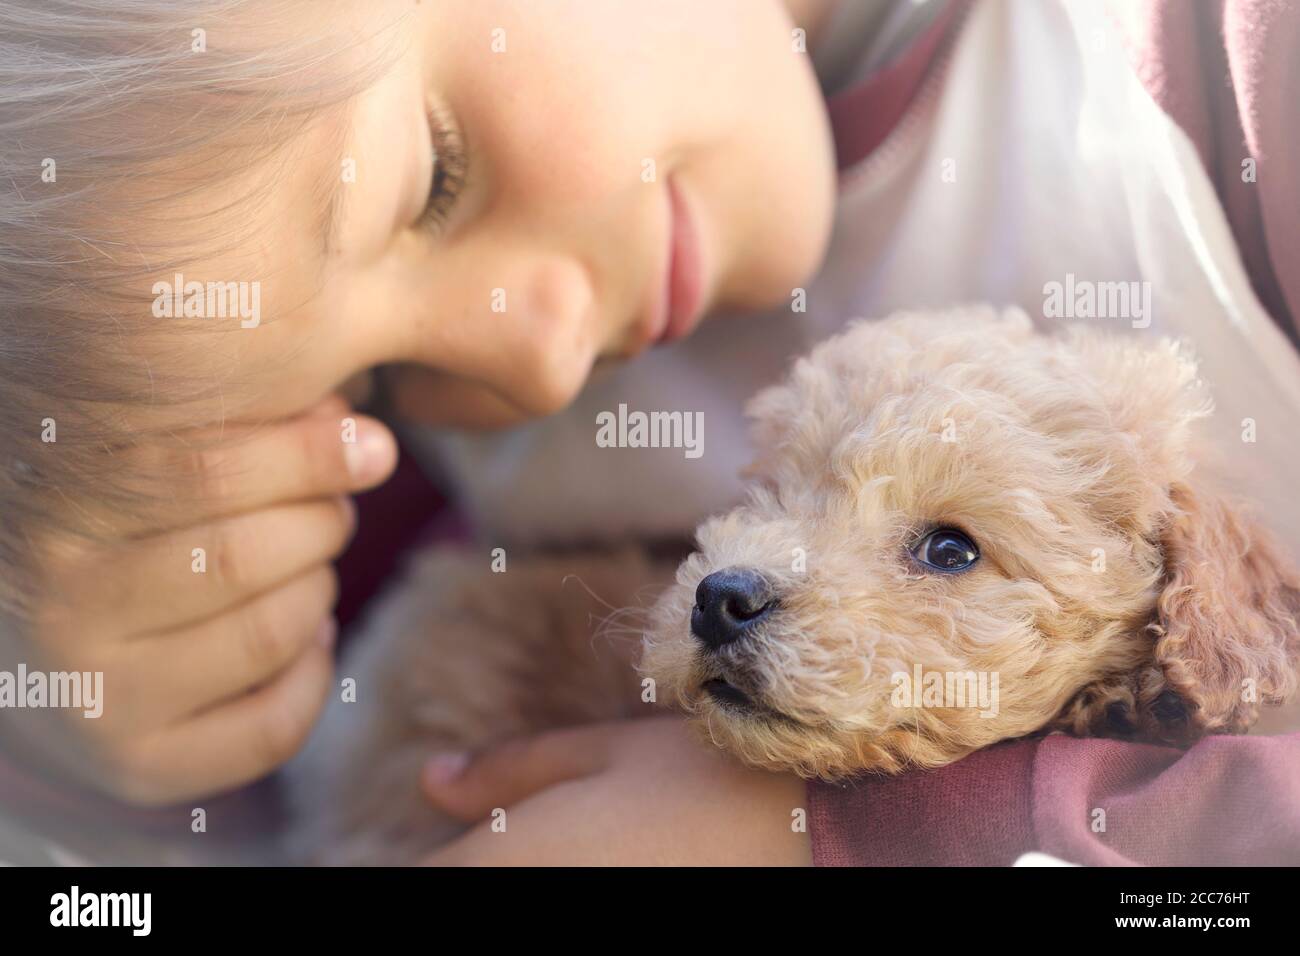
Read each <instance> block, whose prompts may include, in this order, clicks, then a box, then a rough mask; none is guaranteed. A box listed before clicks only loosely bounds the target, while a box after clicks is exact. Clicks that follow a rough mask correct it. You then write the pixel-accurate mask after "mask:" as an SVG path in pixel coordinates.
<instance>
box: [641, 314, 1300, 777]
mask: <svg viewBox="0 0 1300 956" xmlns="http://www.w3.org/2000/svg"><path fill="white" fill-rule="evenodd" d="M751 411H752V413H753V416H754V417H755V419H756V422H757V427H756V436H757V439H758V445H759V448H760V452H759V456H758V460H757V462H756V463H755V465H754V467H753V469H752V474H751V477H752V478H753V479H754V486H753V490H752V493H751V495H750V497H749V501H748V502H747V503H746V504H745V505H744V506H742V507H740V508H738V509H736V510H735V511H733V512H732V513H730V514H728V515H724V516H722V517H719V518H715V519H713V520H711V521H709V522H708V523H706V524H705V525H704V526H703V527H702V528H701V529H700V532H699V550H698V552H697V553H696V554H695V555H693V556H692V557H691V558H690V559H689V560H688V561H687V562H686V563H685V564H683V566H682V567H681V569H680V570H679V572H678V575H677V587H676V588H675V589H673V591H672V592H670V593H669V594H668V595H666V596H665V598H664V600H663V601H662V602H661V604H660V606H659V608H658V609H657V612H656V618H655V627H654V629H653V631H652V633H651V634H650V635H649V636H648V638H647V642H646V651H645V656H644V659H643V667H644V669H645V671H646V673H648V674H651V675H654V676H656V677H657V678H658V680H659V682H660V686H661V687H663V688H666V689H667V690H668V691H669V692H670V693H671V695H672V697H673V698H674V700H675V701H676V702H677V703H678V704H679V705H680V706H681V707H682V708H683V709H684V710H685V711H686V712H687V713H689V714H691V715H692V716H693V717H695V718H696V719H697V720H698V721H699V723H700V725H701V727H702V728H703V729H704V730H706V732H707V733H708V735H709V736H710V737H711V738H712V739H713V740H714V741H716V742H717V743H718V744H720V745H721V746H724V747H726V748H727V749H729V750H731V751H733V752H735V753H736V754H738V755H739V756H740V757H741V758H742V759H744V760H746V761H747V762H749V763H752V764H755V765H758V766H763V767H770V768H773V769H792V770H795V771H797V772H799V773H802V774H805V775H809V776H822V777H836V776H842V775H845V774H849V773H852V772H855V771H858V770H862V769H878V770H885V771H895V770H898V769H900V768H903V767H905V766H909V765H914V766H937V765H940V764H944V763H948V762H951V761H953V760H956V759H957V758H959V757H961V756H963V755H964V754H966V753H969V752H971V751H973V750H976V749H978V748H980V747H984V746H987V745H988V744H991V743H994V742H996V741H998V740H1003V739H1007V738H1013V737H1018V736H1022V735H1025V734H1030V733H1033V732H1036V731H1041V730H1044V729H1050V728H1059V729H1065V730H1071V731H1074V732H1077V733H1091V734H1120V735H1133V736H1139V737H1142V738H1145V739H1158V740H1172V741H1177V742H1185V741H1187V740H1190V739H1193V738H1194V737H1195V736H1198V735H1199V734H1201V733H1207V732H1216V731H1232V732H1240V731H1243V730H1245V729H1246V728H1247V727H1249V726H1250V724H1251V723H1252V722H1253V720H1254V718H1255V716H1256V714H1257V711H1258V702H1261V701H1263V702H1277V701H1280V700H1282V699H1283V698H1285V697H1287V696H1289V695H1290V694H1291V693H1292V692H1293V691H1294V690H1295V684H1296V678H1295V665H1296V659H1297V656H1300V639H1298V638H1297V627H1296V613H1297V604H1298V602H1297V596H1298V595H1300V590H1298V589H1297V582H1300V577H1297V575H1296V572H1295V571H1294V569H1292V568H1290V567H1289V566H1288V565H1287V563H1286V560H1285V559H1284V557H1283V556H1282V554H1281V553H1280V552H1279V551H1278V550H1277V549H1275V548H1274V547H1272V546H1271V545H1270V544H1269V543H1268V542H1267V540H1266V536H1265V535H1264V534H1263V532H1262V529H1259V528H1257V527H1255V528H1252V527H1251V526H1250V525H1249V524H1248V523H1247V522H1246V520H1245V519H1244V518H1243V517H1242V516H1241V515H1239V514H1238V513H1237V511H1235V510H1234V509H1233V507H1232V506H1230V505H1228V504H1227V503H1226V502H1224V501H1223V500H1222V499H1220V498H1219V497H1218V496H1217V495H1215V494H1214V493H1213V492H1212V491H1210V490H1208V489H1207V488H1205V487H1203V484H1202V483H1203V482H1204V481H1205V478H1204V476H1203V475H1201V474H1199V473H1197V474H1195V476H1194V470H1193V462H1194V446H1193V432H1194V425H1195V423H1196V421H1197V419H1199V418H1201V417H1203V416H1205V415H1207V414H1209V412H1210V406H1209V402H1208V400H1207V398H1206V396H1205V395H1204V393H1203V390H1202V387H1201V385H1200V383H1199V381H1198V380H1197V377H1196V368H1195V365H1194V363H1193V362H1192V360H1191V359H1190V358H1189V357H1188V356H1187V355H1186V354H1184V352H1183V351H1182V350H1181V349H1180V348H1179V347H1178V346H1177V345H1176V344H1175V343H1172V342H1168V341H1161V342H1158V343H1155V344H1151V343H1149V342H1143V341H1138V340H1135V339H1125V338H1120V337H1114V336H1106V335H1103V334H1101V333H1099V332H1097V331H1096V330H1090V329H1083V328H1079V329H1075V330H1073V331H1072V333H1071V334H1070V335H1069V336H1066V337H1063V338H1047V337H1044V336H1039V335H1035V334H1034V333H1033V330H1032V326H1031V324H1030V322H1029V320H1028V319H1027V318H1026V317H1025V316H1024V315H1022V314H1020V313H1017V312H1008V313H1004V314H997V313H995V312H993V311H992V310H965V311H962V312H958V313H953V314H948V315H942V316H927V315H902V316H898V317H896V318H893V319H891V320H888V321H885V322H878V323H860V324H857V325H855V326H853V327H851V328H850V329H849V330H848V331H846V332H845V333H843V334H842V335H839V336H837V337H835V338H833V339H831V340H829V341H828V342H825V343H823V344H822V345H820V346H818V347H817V348H816V349H814V350H813V352H812V354H811V355H810V356H808V357H807V358H805V359H802V360H801V361H799V362H798V363H797V364H796V365H795V367H794V369H793V371H792V373H791V375H790V376H789V379H788V380H787V381H786V382H785V383H783V384H781V385H779V386H776V387H774V388H772V389H769V390H767V391H765V392H763V393H762V394H760V395H759V396H758V397H757V398H756V399H755V400H754V402H753V404H752V407H751ZM945 438H947V439H949V440H945ZM1193 488H1195V489H1196V490H1195V491H1193V490H1192V489H1193ZM939 526H955V527H959V528H961V529H963V530H965V531H966V532H967V533H969V534H971V535H972V536H973V537H974V539H975V540H976V541H977V542H978V543H979V546H980V548H981V549H982V557H981V559H980V561H979V562H978V564H977V565H976V566H975V567H974V568H973V569H972V570H970V571H968V572H965V573H962V574H956V575H954V574H936V573H925V572H924V571H923V570H922V569H921V568H919V567H918V566H917V565H916V564H915V562H913V561H912V560H911V559H910V557H909V551H908V544H909V542H912V541H914V540H915V539H916V538H917V537H918V536H919V535H921V534H922V533H923V532H924V531H925V530H926V529H930V528H934V527H939ZM800 554H802V555H806V561H805V563H806V569H802V570H794V569H793V567H794V565H795V564H796V562H795V561H793V560H792V556H795V555H800ZM1102 562H1104V564H1103V563H1102ZM732 566H742V567H747V568H753V569H757V570H759V571H760V572H761V573H762V574H763V576H764V577H765V578H766V579H767V580H768V582H769V584H770V585H771V586H772V587H773V589H774V591H775V593H776V594H777V595H779V596H780V601H781V606H780V609H779V610H778V611H777V612H776V613H775V614H773V615H771V616H770V617H769V618H768V619H767V620H765V621H764V623H763V624H762V625H761V626H760V628H759V629H758V631H757V633H756V634H755V635H754V636H753V637H752V638H750V639H747V640H745V641H742V642H737V643H735V644H730V645H727V646H726V647H725V648H723V650H722V651H721V652H717V653H712V654H705V653H702V652H701V649H700V647H699V645H698V642H696V641H694V640H693V639H692V638H691V635H690V633H689V624H688V621H689V619H690V611H691V605H692V603H693V601H694V597H693V595H694V591H695V588H696V586H697V585H698V583H699V581H700V580H701V579H702V578H703V577H704V576H705V575H707V574H709V573H710V572H712V571H715V570H719V569H722V568H726V567H732ZM918 663H919V664H920V665H921V666H922V667H923V669H924V670H925V671H927V672H929V671H938V672H952V671H956V672H968V671H969V672H977V673H978V672H984V673H988V674H996V675H998V678H999V681H1000V698H1001V700H1000V707H999V709H998V713H997V714H996V716H992V717H990V716H981V712H980V710H979V709H977V708H974V707H965V708H958V707H907V708H900V707H897V706H893V705H892V703H891V693H890V692H891V683H890V679H891V675H892V674H893V673H895V672H904V673H908V672H911V671H912V669H913V667H914V666H915V665H916V664H918ZM719 676H724V677H725V678H726V679H727V680H728V681H730V682H731V683H733V684H735V685H737V686H740V687H741V688H742V689H743V690H745V691H747V692H749V693H750V694H751V696H752V697H754V698H755V699H756V700H758V701H760V702H761V703H762V705H764V707H765V709H767V710H768V711H770V712H771V713H775V714H777V715H780V716H779V717H775V718H774V717H772V716H771V715H770V714H769V715H767V716H763V715H759V716H755V715H753V714H750V713H744V712H737V711H736V710H735V709H734V708H729V707H727V706H725V705H720V704H718V703H716V702H714V701H713V699H712V698H711V697H710V696H709V695H708V694H706V693H703V692H702V691H701V684H702V682H703V681H705V680H707V679H710V678H713V677H719ZM1243 682H1246V683H1243ZM1243 695H1244V697H1243ZM1252 695H1253V696H1252Z"/></svg>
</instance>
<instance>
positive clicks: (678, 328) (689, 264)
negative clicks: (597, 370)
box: [662, 176, 704, 342]
mask: <svg viewBox="0 0 1300 956" xmlns="http://www.w3.org/2000/svg"><path fill="white" fill-rule="evenodd" d="M668 194H669V196H670V197H671V199H672V210H673V233H672V256H671V258H670V260H669V267H668V281H667V291H666V297H667V299H668V325H667V328H666V329H665V330H664V334H663V339H662V340H663V341H665V342H671V341H672V340H673V339H679V338H681V337H682V336H684V335H688V334H690V332H691V331H693V330H694V328H695V326H696V324H697V323H698V322H699V319H700V299H701V297H702V293H703V291H704V275H703V269H702V268H701V265H700V237H699V233H698V232H697V231H696V227H695V218H694V216H693V215H692V214H691V208H690V206H689V205H688V204H687V202H686V197H685V196H683V195H682V192H681V190H680V189H679V188H678V187H677V182H676V181H675V180H674V179H673V178H672V177H671V176H670V177H669V178H668Z"/></svg>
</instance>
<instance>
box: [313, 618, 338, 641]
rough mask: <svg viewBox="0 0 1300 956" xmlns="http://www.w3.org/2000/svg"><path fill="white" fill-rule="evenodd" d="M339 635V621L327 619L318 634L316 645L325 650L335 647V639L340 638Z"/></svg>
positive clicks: (322, 623)
mask: <svg viewBox="0 0 1300 956" xmlns="http://www.w3.org/2000/svg"><path fill="white" fill-rule="evenodd" d="M338 634H339V624H338V621H336V620H334V618H332V617H327V618H325V620H324V621H322V622H321V626H320V630H319V631H317V632H316V643H318V644H320V646H321V647H325V648H330V647H333V646H334V639H335V638H336V637H338Z"/></svg>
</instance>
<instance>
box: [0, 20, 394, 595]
mask: <svg viewBox="0 0 1300 956" xmlns="http://www.w3.org/2000/svg"><path fill="white" fill-rule="evenodd" d="M313 10H314V11H316V10H319V4H317V5H316V6H314V7H313ZM301 13H302V9H301V5H300V4H298V5H295V4H294V3H291V2H286V0H193V2H185V3H177V2H174V0H0V172H2V173H3V175H0V440H3V441H4V443H5V445H6V454H5V456H4V459H3V464H0V609H4V610H7V611H11V612H12V611H18V612H21V611H23V610H24V609H25V608H26V606H27V604H28V601H29V599H30V597H31V595H30V593H29V591H30V589H31V588H32V587H33V586H34V585H35V582H34V580H33V579H32V577H31V572H32V570H33V567H32V566H33V564H34V563H35V562H34V561H33V560H32V556H33V554H34V553H36V552H38V551H39V547H38V542H39V541H42V540H45V536H46V535H48V534H49V533H50V532H66V533H73V534H77V535H92V536H93V535H95V534H97V533H100V532H105V531H107V530H108V529H106V528H103V527H97V525H96V521H95V519H93V518H92V517H91V512H92V510H93V511H94V512H95V513H101V512H105V513H112V512H116V513H121V512H122V511H123V510H130V511H138V510H141V509H146V508H147V507H148V496H147V495H142V493H141V485H140V483H139V481H136V480H132V479H131V476H128V475H126V474H125V473H124V467H125V466H124V465H123V464H122V462H123V461H124V460H125V459H124V456H123V455H122V454H121V450H122V449H124V448H129V447H130V446H132V445H135V444H138V443H140V442H146V441H152V440H166V436H161V435H148V434H141V433H139V432H137V431H135V430H133V428H132V427H131V426H130V425H128V423H127V417H128V416H127V415H126V414H125V413H124V410H127V409H129V408H131V407H132V406H143V405H155V404H159V403H162V402H176V401H193V400H198V399H200V398H201V397H202V395H203V393H204V392H205V390H208V389H211V388H212V385H211V383H204V382H203V381H201V380H200V381H195V380H193V379H192V378H191V377H190V373H189V371H188V370H186V369H184V368H180V367H177V368H174V369H161V368H157V367H151V366H150V365H149V363H147V362H146V361H145V360H144V359H143V358H141V357H140V356H139V355H138V354H135V353H134V352H133V348H132V340H133V333H136V332H138V331H140V330H142V329H146V328H148V329H150V330H151V331H155V332H156V331H157V322H158V320H157V319H154V318H153V317H152V315H151V313H150V311H149V308H148V305H147V301H148V300H147V298H142V292H144V291H147V290H148V289H149V288H150V285H151V283H152V281H153V280H154V279H155V278H156V277H158V276H159V275H167V274H168V273H169V271H170V270H172V269H174V268H176V267H177V265H178V264H179V263H180V262H182V261H184V260H186V259H188V258H190V257H192V256H194V255H196V254H198V253H200V252H206V253H207V254H211V253H212V252H213V249H212V248H211V246H212V245H213V244H214V243H217V242H221V241H224V242H226V243H228V244H229V243H232V242H237V241H238V237H234V236H232V235H231V234H230V233H229V231H227V232H225V233H221V231H220V229H214V228H213V226H212V224H210V223H208V224H197V223H190V224H188V228H171V229H170V230H168V229H166V228H160V227H165V226H167V225H169V224H174V223H175V216H174V215H172V216H171V217H170V218H169V207H172V206H173V204H174V203H175V202H176V201H177V200H178V199H183V198H184V196H185V193H186V190H187V189H193V188H194V183H193V181H192V180H193V177H192V176H191V177H190V181H189V183H188V185H187V184H186V178H185V176H184V174H185V173H186V172H192V171H193V168H194V167H193V165H192V164H193V162H194V157H198V156H202V155H205V154H206V155H207V156H208V157H209V158H211V157H213V156H218V155H219V157H220V159H219V163H218V165H216V166H214V165H213V164H212V163H211V162H209V163H206V164H205V165H204V168H203V174H204V176H206V177H208V178H207V179H206V180H205V182H204V185H210V184H211V182H212V178H211V177H212V176H217V177H220V176H221V175H222V174H223V170H222V168H221V165H222V164H224V172H225V173H228V174H234V173H236V172H238V171H240V170H241V169H247V168H248V166H249V164H250V163H253V162H257V161H259V160H260V159H265V158H266V157H268V156H269V155H270V154H271V153H273V152H274V151H275V150H277V149H279V148H281V147H282V146H284V145H285V144H286V143H288V142H290V141H292V140H293V139H294V138H295V137H296V136H298V135H300V134H301V133H302V132H303V131H304V130H305V129H306V127H307V126H308V125H310V124H311V123H312V122H313V121H315V120H316V119H318V118H319V116H320V115H321V112H322V110H325V109H327V108H329V107H331V106H343V105H345V104H346V103H347V102H348V101H349V99H350V98H351V97H352V96H353V95H354V94H355V93H356V92H358V91H359V90H361V89H364V88H365V86H367V85H369V83H371V82H373V80H374V79H375V78H377V76H378V75H379V74H380V72H382V70H383V68H384V65H385V63H384V61H383V60H379V59H374V58H372V59H371V60H370V61H369V62H365V63H359V64H357V65H356V67H355V68H352V67H351V66H349V68H348V69H347V70H340V69H339V68H338V62H339V59H338V58H339V57H341V56H344V55H345V54H346V53H348V52H349V47H350V46H354V45H356V43H357V39H356V38H355V37H341V36H325V37H322V36H307V37H301V36H298V35H297V34H298V33H300V30H299V29H298V26H297V25H298V24H300V23H301V21H302V16H301ZM331 67H332V68H333V69H332V71H331ZM344 73H346V74H347V75H342V74H344ZM209 167H212V169H213V171H212V172H211V173H210V172H209ZM255 198H256V197H254V196H252V195H244V196H235V197H233V198H231V199H230V200H229V201H228V207H229V208H234V207H236V206H238V205H239V204H241V203H244V204H246V203H249V202H252V201H254V200H255ZM142 226H144V227H147V228H143V229H142V228H141V227H142ZM168 231H170V236H169V237H168V238H167V241H165V242H164V241H161V240H158V239H153V240H150V239H148V238H147V237H146V235H144V234H150V233H152V234H154V235H157V234H159V233H160V232H168ZM204 246H206V247H208V248H202V247H204ZM142 302H143V303H144V304H143V305H142ZM178 355H179V352H178ZM51 423H52V425H53V432H54V437H55V440H54V441H49V437H50V434H49V433H50V431H51V427H50V426H51ZM196 424H198V423H196ZM135 477H137V478H138V477H139V476H135ZM154 477H155V479H159V476H154ZM87 500H93V502H94V504H95V508H94V509H86V508H82V507H80V505H79V503H80V502H84V501H87Z"/></svg>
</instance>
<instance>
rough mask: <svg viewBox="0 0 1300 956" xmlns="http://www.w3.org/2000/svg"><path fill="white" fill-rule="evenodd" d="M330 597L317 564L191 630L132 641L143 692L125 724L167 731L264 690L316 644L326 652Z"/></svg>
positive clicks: (329, 577) (325, 571) (332, 590)
mask: <svg viewBox="0 0 1300 956" xmlns="http://www.w3.org/2000/svg"><path fill="white" fill-rule="evenodd" d="M337 595H338V577H337V575H336V574H335V573H334V569H333V568H332V567H329V566H328V565H325V566H321V567H318V568H316V569H314V570H312V571H309V572H307V573H305V574H302V575H300V576H299V577H296V578H294V579H293V580H291V581H289V582H287V583H286V584H284V585H282V586H280V587H278V588H276V589H275V590H272V591H268V592H267V593H265V594H262V595H260V596H259V597H257V598H256V599H255V600H253V601H251V602H249V603H248V604H245V605H243V606H242V607H239V608H237V609H235V610H234V611H231V612H230V613H227V614H222V615H219V616H217V617H214V618H211V619H210V620H208V621H205V622H204V623H202V624H199V625H197V626H195V627H191V628H188V629H185V630H182V631H173V632H170V633H167V634H162V635H158V636H154V637H147V638H140V639H138V640H135V641H133V642H132V643H131V645H130V653H131V661H132V662H133V663H134V673H135V674H136V678H137V682H140V683H144V684H145V686H146V687H147V690H148V692H147V693H143V694H137V695H135V697H134V699H133V700H132V701H131V702H130V705H129V706H130V707H131V717H132V718H133V719H134V720H135V721H136V722H137V725H139V726H153V727H157V726H161V725H167V724H172V723H176V722H179V721H181V720H183V719H186V718H187V717H189V716H192V715H194V714H197V713H199V712H201V711H203V710H206V709H208V708H210V707H212V706H214V705H217V704H220V703H222V702H223V701H229V700H232V699H234V698H236V697H238V696H239V695H241V694H244V693H247V692H249V691H251V690H253V689H255V688H257V687H259V686H261V685H263V684H266V683H268V682H269V681H271V680H272V679H273V678H274V677H275V676H276V675H277V674H280V673H281V672H283V671H284V670H286V669H287V668H288V667H289V666H290V665H291V664H292V663H293V662H294V661H296V660H297V659H298V658H299V657H301V656H302V655H303V654H304V653H306V652H307V651H309V650H311V649H312V648H314V647H316V646H317V645H320V646H330V645H332V643H333V638H334V626H333V624H334V622H333V618H331V617H330V609H331V608H332V607H333V605H334V601H335V599H336V598H337ZM159 673H160V674H161V676H162V678H163V679H157V680H148V681H147V682H144V681H140V680H139V678H140V677H141V676H142V675H146V674H159Z"/></svg>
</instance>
